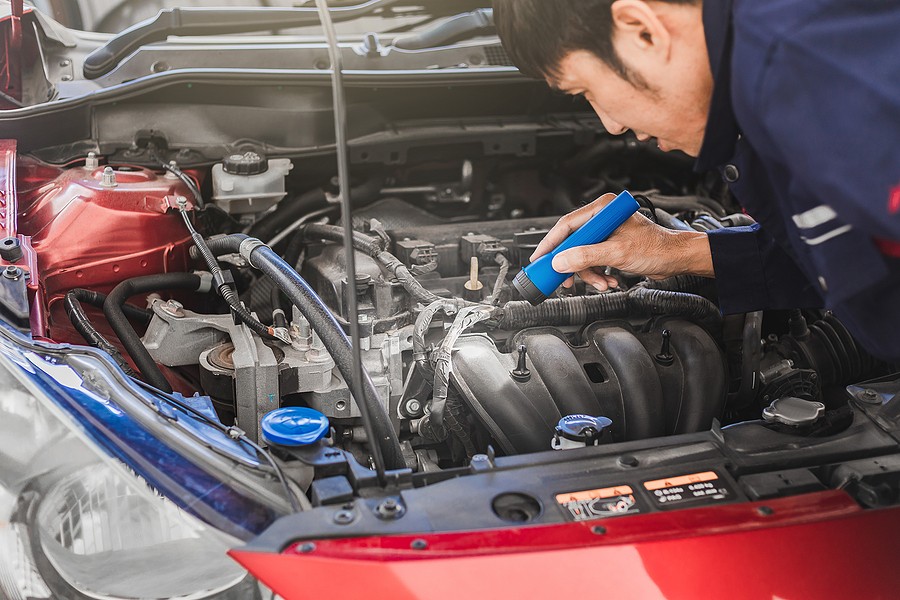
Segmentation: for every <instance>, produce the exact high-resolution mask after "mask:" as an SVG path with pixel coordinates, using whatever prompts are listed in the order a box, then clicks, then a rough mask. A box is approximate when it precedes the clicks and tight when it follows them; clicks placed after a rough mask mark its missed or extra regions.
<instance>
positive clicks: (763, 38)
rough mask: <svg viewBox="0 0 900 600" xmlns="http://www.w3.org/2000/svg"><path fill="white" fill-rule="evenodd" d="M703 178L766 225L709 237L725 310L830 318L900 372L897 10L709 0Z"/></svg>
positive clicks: (836, 0)
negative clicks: (808, 311) (712, 178)
mask: <svg viewBox="0 0 900 600" xmlns="http://www.w3.org/2000/svg"><path fill="white" fill-rule="evenodd" d="M703 24H704V27H705V35H706V41H707V47H708V49H709V56H710V62H711V66H712V71H713V76H714V80H715V86H714V91H713V97H712V105H711V108H710V114H709V122H708V124H707V128H706V136H705V138H704V141H703V147H702V149H701V151H700V153H699V155H698V159H697V169H698V170H702V171H706V170H711V169H719V171H720V172H721V174H722V177H723V178H724V179H725V181H726V182H728V185H729V187H730V189H731V191H732V193H733V194H734V196H735V198H737V200H738V201H739V202H740V203H741V205H742V206H743V207H744V209H745V210H746V212H747V213H748V214H749V215H750V216H752V217H753V218H754V219H755V220H756V221H757V225H753V226H751V227H737V228H732V229H728V230H723V231H717V232H713V233H711V234H710V235H709V243H710V246H711V249H712V258H713V266H714V268H715V271H716V280H717V286H718V291H719V299H720V303H721V307H722V310H723V312H725V313H739V312H748V311H753V310H761V309H767V308H769V309H782V308H821V307H826V308H828V309H830V310H832V311H833V312H834V314H835V315H836V316H837V317H838V318H839V319H840V320H841V321H842V322H843V323H844V324H845V325H846V326H847V328H848V329H849V330H850V331H851V333H853V335H854V337H855V338H856V339H857V341H858V342H860V343H861V344H862V346H863V347H864V348H866V349H867V350H868V351H869V352H871V353H872V354H874V355H875V356H878V357H880V358H882V359H885V360H888V361H890V362H894V363H900V3H898V2H895V1H891V2H886V1H885V2H876V1H872V0H733V1H732V0H705V1H704V2H703Z"/></svg>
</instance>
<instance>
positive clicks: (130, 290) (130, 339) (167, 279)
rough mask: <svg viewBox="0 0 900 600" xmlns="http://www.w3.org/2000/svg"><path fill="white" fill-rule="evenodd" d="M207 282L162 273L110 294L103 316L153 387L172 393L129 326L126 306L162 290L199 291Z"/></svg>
mask: <svg viewBox="0 0 900 600" xmlns="http://www.w3.org/2000/svg"><path fill="white" fill-rule="evenodd" d="M202 285H203V281H202V279H201V278H200V276H199V275H194V274H193V273H161V274H159V275H148V276H146V277H135V278H134V279H126V280H125V281H123V282H122V283H120V284H119V285H117V286H116V287H115V288H113V290H112V291H111V292H110V293H109V296H108V297H107V298H106V302H104V303H103V314H105V315H106V320H107V321H109V325H110V327H112V328H113V331H115V332H116V335H117V336H119V341H121V342H122V345H123V346H124V347H125V350H126V351H127V352H128V354H129V356H131V360H132V361H134V364H135V366H136V367H137V368H138V371H140V373H141V375H142V377H143V379H144V380H145V381H146V382H147V383H149V384H151V385H152V386H154V387H156V388H158V389H160V390H162V391H164V392H167V393H170V392H171V391H172V386H171V385H169V382H168V381H167V380H166V378H165V376H163V374H162V371H160V370H159V367H158V366H157V364H156V362H155V361H154V360H153V357H152V356H150V352H149V351H147V348H145V347H144V343H143V342H142V341H141V338H140V337H139V336H138V334H137V332H136V331H135V330H134V328H133V327H132V326H131V323H129V322H128V317H126V316H125V311H124V309H123V308H122V307H123V306H124V305H125V302H126V301H127V300H128V299H129V298H131V297H132V296H135V295H137V294H143V293H147V292H157V291H162V290H190V291H196V290H199V289H200V287H201V286H202Z"/></svg>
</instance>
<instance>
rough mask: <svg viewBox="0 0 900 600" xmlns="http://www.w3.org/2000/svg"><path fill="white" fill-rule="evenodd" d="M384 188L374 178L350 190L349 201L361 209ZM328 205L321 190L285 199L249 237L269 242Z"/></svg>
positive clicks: (255, 224) (381, 181) (257, 224)
mask: <svg viewBox="0 0 900 600" xmlns="http://www.w3.org/2000/svg"><path fill="white" fill-rule="evenodd" d="M382 187H384V181H383V180H382V179H381V178H379V177H375V178H372V179H370V180H368V181H366V182H365V183H363V184H362V185H358V186H356V187H354V188H351V189H350V201H351V202H352V203H353V206H354V207H361V206H364V205H366V204H369V203H370V202H372V201H374V200H376V199H377V198H378V195H379V194H380V193H381V188H382ZM326 204H328V197H327V196H326V195H325V191H324V190H321V189H315V190H310V191H308V192H305V193H303V194H300V195H299V196H296V197H294V198H286V199H284V200H282V201H281V202H280V203H279V204H278V208H276V209H275V210H274V211H272V212H271V213H269V214H268V215H266V216H264V217H263V218H262V219H260V220H259V221H257V222H256V223H254V224H253V227H251V228H250V231H249V234H250V237H255V238H259V239H261V240H264V241H265V240H270V239H272V238H273V237H275V236H276V235H278V233H279V232H280V231H281V230H282V229H284V228H285V227H287V226H288V225H290V224H292V223H294V222H295V221H297V219H299V218H301V217H303V216H304V215H307V214H309V213H311V212H312V211H314V210H316V209H317V208H319V207H322V206H325V205H326Z"/></svg>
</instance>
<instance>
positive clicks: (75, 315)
mask: <svg viewBox="0 0 900 600" xmlns="http://www.w3.org/2000/svg"><path fill="white" fill-rule="evenodd" d="M76 291H80V292H89V290H72V291H71V292H69V293H67V294H66V296H65V298H64V300H63V306H65V309H66V314H67V315H68V316H69V320H70V321H72V326H73V327H74V328H75V330H76V331H77V332H78V333H80V334H81V337H83V338H84V341H86V342H87V343H88V344H90V345H91V346H93V347H94V348H99V349H100V350H103V351H104V352H106V353H107V354H109V355H110V356H111V357H112V358H113V360H114V361H116V364H117V365H119V367H120V368H121V369H122V370H123V371H124V372H125V374H126V375H128V376H129V377H134V376H136V375H137V374H136V373H135V372H134V369H132V368H131V365H129V364H128V361H127V360H125V357H124V356H122V353H121V352H119V349H118V348H116V347H115V346H113V345H112V343H111V342H110V341H109V340H107V339H106V338H105V337H103V334H102V333H100V332H99V331H97V328H96V327H94V324H93V323H91V321H90V319H88V316H87V314H85V312H84V307H82V306H81V302H79V299H78V294H76V293H75V292H76ZM89 293H92V294H93V293H97V292H89ZM98 295H99V296H103V297H104V299H105V298H106V296H104V295H103V294H98ZM101 306H102V305H101Z"/></svg>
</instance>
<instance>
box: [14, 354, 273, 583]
mask: <svg viewBox="0 0 900 600" xmlns="http://www.w3.org/2000/svg"><path fill="white" fill-rule="evenodd" d="M236 543H237V541H236V540H234V539H232V538H230V537H228V536H226V535H224V534H222V533H221V532H219V531H217V530H214V529H212V528H210V527H208V526H206V525H205V524H203V523H202V522H200V521H199V520H198V519H196V518H195V517H193V516H192V515H189V514H187V513H185V512H184V511H183V510H181V509H180V508H179V507H177V506H176V505H175V504H174V503H172V502H170V501H169V500H167V499H166V498H164V497H162V496H160V495H159V494H157V493H155V492H154V491H153V490H152V489H151V488H150V486H148V485H147V483H146V482H145V481H144V480H143V479H141V478H140V477H138V476H137V475H136V474H135V473H133V472H131V471H130V470H129V469H128V468H126V467H125V465H123V464H122V463H121V462H120V461H118V460H116V459H114V458H112V457H110V456H108V455H106V454H105V453H104V452H103V451H102V450H101V449H100V448H99V447H98V446H97V445H96V444H94V442H93V441H91V439H90V437H89V436H88V435H87V433H86V432H85V431H84V430H82V429H81V428H80V427H79V426H78V424H77V423H75V422H73V421H72V419H70V418H69V417H68V416H67V415H66V414H65V413H63V412H62V411H60V409H59V408H58V407H57V406H56V404H54V403H53V402H52V401H51V400H50V399H49V398H47V397H46V396H44V395H43V394H42V392H40V390H39V389H38V388H37V387H36V386H33V382H31V381H30V380H29V379H28V377H27V374H26V373H25V371H23V370H22V366H20V365H17V364H15V362H13V361H12V360H10V357H8V356H7V355H4V354H2V353H0V591H2V592H3V594H5V596H6V597H9V598H11V599H14V600H18V599H22V600H25V599H26V598H27V599H43V598H48V599H49V598H53V599H58V598H118V599H122V598H191V599H193V598H197V599H199V598H253V597H255V596H256V593H255V590H258V587H257V586H256V584H255V583H254V582H253V581H252V580H251V579H250V578H249V577H248V576H247V574H246V572H245V571H244V570H243V569H241V568H240V567H239V566H238V565H237V564H236V563H235V562H233V561H232V560H231V559H230V558H228V556H227V555H226V551H227V549H228V548H229V547H233V546H234V545H236Z"/></svg>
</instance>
